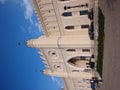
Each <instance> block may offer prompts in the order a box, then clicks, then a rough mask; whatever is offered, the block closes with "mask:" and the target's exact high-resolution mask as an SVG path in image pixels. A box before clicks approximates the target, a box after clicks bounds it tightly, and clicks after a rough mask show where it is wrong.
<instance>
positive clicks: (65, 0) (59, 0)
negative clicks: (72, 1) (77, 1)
mask: <svg viewBox="0 0 120 90" xmlns="http://www.w3.org/2000/svg"><path fill="white" fill-rule="evenodd" d="M59 1H69V0H59Z"/></svg>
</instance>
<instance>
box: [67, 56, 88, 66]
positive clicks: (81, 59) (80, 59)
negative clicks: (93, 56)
mask: <svg viewBox="0 0 120 90" xmlns="http://www.w3.org/2000/svg"><path fill="white" fill-rule="evenodd" d="M67 62H68V63H69V64H70V65H72V66H74V67H79V68H87V66H88V63H89V57H86V56H77V57H73V58H71V59H69V60H68V61H67Z"/></svg>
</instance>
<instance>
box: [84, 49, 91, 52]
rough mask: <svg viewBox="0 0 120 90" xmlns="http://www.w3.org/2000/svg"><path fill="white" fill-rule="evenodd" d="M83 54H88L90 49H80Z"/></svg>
mask: <svg viewBox="0 0 120 90" xmlns="http://www.w3.org/2000/svg"><path fill="white" fill-rule="evenodd" d="M82 51H83V52H90V49H82Z"/></svg>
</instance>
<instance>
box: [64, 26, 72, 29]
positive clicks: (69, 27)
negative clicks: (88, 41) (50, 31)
mask: <svg viewBox="0 0 120 90" xmlns="http://www.w3.org/2000/svg"><path fill="white" fill-rule="evenodd" d="M65 29H74V26H66V27H65Z"/></svg>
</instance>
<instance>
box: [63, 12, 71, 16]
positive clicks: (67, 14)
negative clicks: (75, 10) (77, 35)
mask: <svg viewBox="0 0 120 90" xmlns="http://www.w3.org/2000/svg"><path fill="white" fill-rule="evenodd" d="M62 16H65V17H69V16H72V12H64V13H63V14H62Z"/></svg>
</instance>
